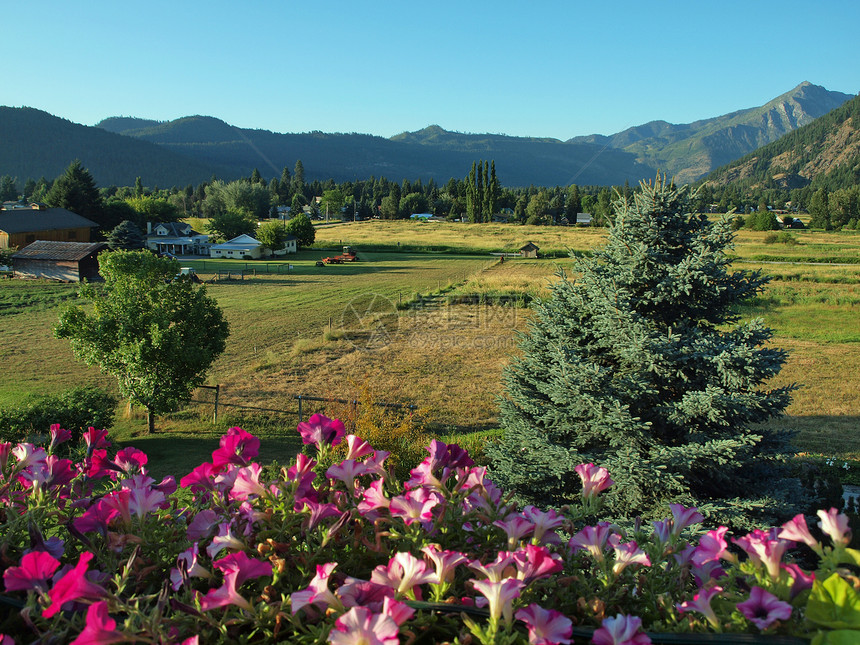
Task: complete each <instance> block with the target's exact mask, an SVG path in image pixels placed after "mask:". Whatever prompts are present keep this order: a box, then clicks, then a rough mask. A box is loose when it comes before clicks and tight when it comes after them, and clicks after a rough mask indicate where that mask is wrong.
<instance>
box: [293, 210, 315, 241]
mask: <svg viewBox="0 0 860 645" xmlns="http://www.w3.org/2000/svg"><path fill="white" fill-rule="evenodd" d="M287 233H288V234H289V235H293V236H295V238H296V246H299V247H303V246H310V245H311V244H313V243H314V240H315V239H316V236H317V232H316V229H315V228H314V225H313V223H312V222H311V218H310V217H308V216H307V215H306V214H305V213H299V214H298V215H296V216H295V217H293V218H292V219H291V220H290V221H289V222H287Z"/></svg>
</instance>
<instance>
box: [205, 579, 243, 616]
mask: <svg viewBox="0 0 860 645" xmlns="http://www.w3.org/2000/svg"><path fill="white" fill-rule="evenodd" d="M238 578H239V572H238V571H229V572H227V573H225V574H224V582H223V584H222V585H221V586H220V587H218V588H217V589H210V590H209V592H208V593H207V594H206V595H205V596H203V597H202V598H200V610H201V611H209V610H210V609H216V608H218V607H226V606H228V605H235V606H236V607H241V608H242V609H247V610H249V611H250V610H251V609H253V608H252V607H251V603H250V602H248V600H247V599H246V598H245V597H244V596H243V595H242V594H240V593H239V590H238V587H239V586H241V585H240V584H239V583H238Z"/></svg>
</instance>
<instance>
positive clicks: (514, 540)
mask: <svg viewBox="0 0 860 645" xmlns="http://www.w3.org/2000/svg"><path fill="white" fill-rule="evenodd" d="M493 526H497V527H499V528H500V529H502V530H503V531H504V532H505V534H507V536H508V549H510V550H511V551H513V550H514V549H516V548H517V545H518V544H519V543H520V540H521V539H522V538H524V537H525V536H526V535H529V534H530V533H532V532H533V531H534V528H535V527H534V524H532V523H531V522H529V521H528V520H527V519H526V518H524V517H523V516H522V515H513V516H511V517H509V518H508V519H506V520H496V521H495V522H493Z"/></svg>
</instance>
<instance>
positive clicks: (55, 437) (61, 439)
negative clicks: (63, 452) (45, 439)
mask: <svg viewBox="0 0 860 645" xmlns="http://www.w3.org/2000/svg"><path fill="white" fill-rule="evenodd" d="M71 438H72V432H71V430H66V429H65V428H61V427H60V424H59V423H54V424H53V425H51V445H50V448H48V452H51V451H52V450H53V449H54V448H56V447H57V446H59V445H60V444H61V443H65V442H67V441H69V440H70V439H71Z"/></svg>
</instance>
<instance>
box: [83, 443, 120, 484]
mask: <svg viewBox="0 0 860 645" xmlns="http://www.w3.org/2000/svg"><path fill="white" fill-rule="evenodd" d="M118 471H119V466H117V465H116V464H115V463H113V461H112V460H110V459H108V456H107V450H106V449H105V448H98V449H97V450H93V451H92V453H91V454H90V455H89V457H88V458H87V462H86V473H87V477H89V478H90V479H101V478H102V477H107V476H110V478H111V479H116V473H117V472H118Z"/></svg>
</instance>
